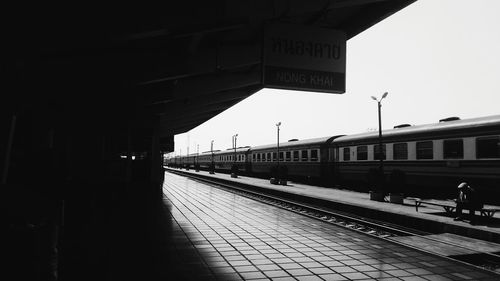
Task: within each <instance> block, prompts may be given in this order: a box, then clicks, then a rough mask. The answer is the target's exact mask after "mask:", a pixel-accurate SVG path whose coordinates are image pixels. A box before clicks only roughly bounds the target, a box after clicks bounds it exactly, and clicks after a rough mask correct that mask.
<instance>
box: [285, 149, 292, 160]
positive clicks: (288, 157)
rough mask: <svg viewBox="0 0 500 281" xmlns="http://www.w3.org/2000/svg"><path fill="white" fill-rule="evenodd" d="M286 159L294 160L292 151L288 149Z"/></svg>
mask: <svg viewBox="0 0 500 281" xmlns="http://www.w3.org/2000/svg"><path fill="white" fill-rule="evenodd" d="M285 161H292V152H291V151H287V152H286V153H285Z"/></svg>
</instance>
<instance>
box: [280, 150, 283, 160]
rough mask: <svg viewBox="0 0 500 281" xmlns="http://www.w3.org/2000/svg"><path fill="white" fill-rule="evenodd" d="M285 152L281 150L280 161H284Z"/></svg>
mask: <svg viewBox="0 0 500 281" xmlns="http://www.w3.org/2000/svg"><path fill="white" fill-rule="evenodd" d="M283 154H284V153H283V152H282V151H280V161H283Z"/></svg>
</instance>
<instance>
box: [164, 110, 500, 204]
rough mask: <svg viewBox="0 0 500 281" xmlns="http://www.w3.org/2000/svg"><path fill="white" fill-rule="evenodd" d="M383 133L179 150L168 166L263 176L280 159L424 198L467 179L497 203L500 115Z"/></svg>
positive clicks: (311, 179)
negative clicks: (180, 153)
mask: <svg viewBox="0 0 500 281" xmlns="http://www.w3.org/2000/svg"><path fill="white" fill-rule="evenodd" d="M381 135H382V137H381V138H380V137H379V132H378V131H370V132H364V133H359V134H353V135H335V136H327V137H321V138H314V139H307V140H297V139H293V140H290V141H287V142H283V143H280V144H279V155H278V146H277V144H276V143H275V144H269V145H261V146H254V147H248V146H247V147H239V148H236V149H227V150H224V151H221V150H217V151H208V152H204V153H202V154H200V155H197V154H191V155H187V156H182V157H181V156H176V157H172V158H169V159H165V165H167V166H171V167H184V168H190V167H191V168H194V167H196V168H199V169H205V170H208V169H214V170H215V171H218V172H230V171H232V172H234V171H235V170H236V171H239V172H240V173H242V174H245V175H250V176H257V177H272V176H274V175H275V174H276V167H277V166H278V165H279V166H280V168H281V169H282V170H284V172H283V175H282V176H284V177H286V178H287V179H289V180H297V181H303V182H307V183H312V184H318V185H323V186H326V187H333V186H336V187H343V188H351V189H357V190H369V189H373V188H374V186H377V185H381V186H384V187H388V189H390V190H389V191H392V192H401V193H407V194H414V195H416V196H423V197H425V196H434V197H436V196H439V195H442V196H445V197H446V196H450V195H455V193H456V186H457V185H458V184H459V183H460V182H462V181H467V182H469V183H470V184H471V185H472V186H473V187H474V188H475V189H477V191H478V192H479V193H481V194H484V195H485V196H484V197H485V198H486V199H487V200H488V199H489V201H496V203H499V202H498V201H499V200H500V196H498V195H499V194H500V115H494V116H486V117H478V118H470V119H460V118H458V117H450V118H445V119H441V120H439V122H436V123H432V124H424V125H410V124H401V125H398V126H394V127H393V128H392V129H387V130H383V131H382V134H381ZM380 147H381V148H382V149H380ZM278 157H279V161H278ZM278 163H279V164H278ZM492 203H494V202H492Z"/></svg>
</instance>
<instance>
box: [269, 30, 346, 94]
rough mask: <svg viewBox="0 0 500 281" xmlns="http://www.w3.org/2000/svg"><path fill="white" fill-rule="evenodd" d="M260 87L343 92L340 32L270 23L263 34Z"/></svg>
mask: <svg viewBox="0 0 500 281" xmlns="http://www.w3.org/2000/svg"><path fill="white" fill-rule="evenodd" d="M263 50H264V52H263V62H264V63H263V84H264V87H268V88H279V89H289V90H300V91H314V92H327V93H337V94H342V93H344V92H345V69H346V36H345V33H344V32H341V31H338V30H333V29H326V28H318V27H310V26H303V25H295V24H281V23H280V24H272V25H270V26H268V27H267V28H266V30H265V33H264V48H263Z"/></svg>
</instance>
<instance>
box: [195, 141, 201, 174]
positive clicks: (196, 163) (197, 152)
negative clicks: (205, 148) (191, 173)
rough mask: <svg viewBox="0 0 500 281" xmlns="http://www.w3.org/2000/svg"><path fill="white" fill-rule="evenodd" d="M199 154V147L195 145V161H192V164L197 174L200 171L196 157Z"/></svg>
mask: <svg viewBox="0 0 500 281" xmlns="http://www.w3.org/2000/svg"><path fill="white" fill-rule="evenodd" d="M199 154H200V145H199V144H197V145H196V158H195V161H194V162H195V163H194V167H195V169H196V171H197V172H199V171H200V167H199V164H198V156H199Z"/></svg>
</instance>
